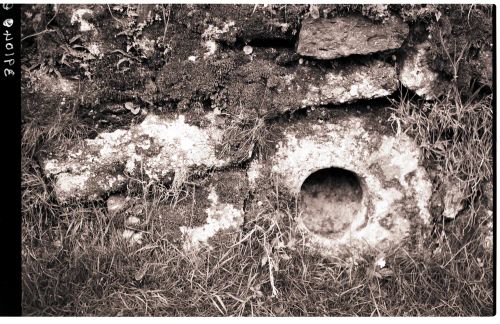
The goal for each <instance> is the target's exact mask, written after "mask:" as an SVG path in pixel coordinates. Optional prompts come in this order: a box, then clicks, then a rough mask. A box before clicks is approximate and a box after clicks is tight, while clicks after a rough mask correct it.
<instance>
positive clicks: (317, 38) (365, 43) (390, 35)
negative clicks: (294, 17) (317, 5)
mask: <svg viewBox="0 0 500 324" xmlns="http://www.w3.org/2000/svg"><path fill="white" fill-rule="evenodd" d="M408 31H409V29H408V26H407V25H406V24H405V23H404V22H403V21H402V20H401V19H399V18H396V17H391V18H389V19H388V20H387V21H385V22H384V23H382V24H377V23H374V22H373V21H371V20H369V19H367V18H364V17H362V16H348V17H337V18H333V19H316V20H313V19H308V20H305V21H303V22H302V27H301V29H300V34H299V43H298V47H297V52H298V53H299V54H300V55H303V56H310V57H314V58H317V59H322V60H332V59H335V58H338V57H344V56H349V55H353V54H361V55H364V54H370V53H375V52H380V51H386V50H391V49H396V48H399V47H400V46H401V44H402V43H403V41H404V40H405V38H406V36H407V35H408Z"/></svg>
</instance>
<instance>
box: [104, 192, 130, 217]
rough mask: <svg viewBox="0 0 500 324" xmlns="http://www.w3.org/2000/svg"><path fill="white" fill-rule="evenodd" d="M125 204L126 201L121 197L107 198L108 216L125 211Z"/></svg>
mask: <svg viewBox="0 0 500 324" xmlns="http://www.w3.org/2000/svg"><path fill="white" fill-rule="evenodd" d="M126 203H127V199H126V198H125V197H123V196H111V197H109V198H108V201H107V205H108V212H109V213H110V214H115V213H117V212H119V211H122V210H124V209H125V207H126Z"/></svg>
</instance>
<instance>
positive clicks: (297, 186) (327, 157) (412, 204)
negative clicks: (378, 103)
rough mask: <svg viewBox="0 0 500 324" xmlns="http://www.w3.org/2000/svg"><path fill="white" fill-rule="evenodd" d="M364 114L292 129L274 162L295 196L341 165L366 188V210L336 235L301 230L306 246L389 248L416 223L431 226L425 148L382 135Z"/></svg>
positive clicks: (328, 251)
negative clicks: (309, 182)
mask: <svg viewBox="0 0 500 324" xmlns="http://www.w3.org/2000/svg"><path fill="white" fill-rule="evenodd" d="M368 122H369V120H368V119H367V118H366V117H365V118H363V117H346V118H343V119H340V120H337V121H334V122H332V123H324V124H318V125H311V124H305V123H300V124H298V125H294V126H293V127H290V128H289V129H288V130H287V131H286V133H285V139H284V140H283V141H282V142H281V143H280V144H279V146H278V150H277V152H276V154H275V155H274V156H273V157H272V159H271V161H270V162H269V163H270V164H271V165H272V167H271V170H272V171H271V172H272V173H273V174H274V175H275V176H277V178H278V179H279V181H281V182H282V183H283V185H284V186H285V187H287V188H288V189H289V191H290V192H291V193H293V194H297V195H298V194H299V193H300V190H301V185H302V183H303V182H304V180H306V178H307V177H308V176H309V175H311V174H312V173H314V172H316V171H318V170H320V169H324V168H331V167H336V168H342V169H345V170H348V171H351V172H353V173H355V174H356V175H357V176H358V177H359V179H360V182H361V186H362V188H363V199H362V202H361V204H362V212H361V213H360V215H356V216H355V217H354V218H353V221H352V224H351V226H350V227H348V228H347V229H345V230H344V231H343V232H341V233H336V235H335V237H334V238H333V237H327V236H324V235H318V234H316V233H313V232H312V231H311V230H309V229H308V228H307V227H306V226H305V225H304V222H303V221H302V220H301V218H300V217H299V219H298V223H297V228H298V230H299V231H301V232H302V233H304V234H305V237H306V238H307V244H309V245H310V246H311V247H314V248H317V249H318V250H319V251H320V252H322V253H323V254H325V255H339V254H341V253H343V252H346V251H349V253H351V254H358V253H359V252H361V251H363V250H368V249H371V248H374V249H384V248H387V247H389V246H391V245H392V244H398V243H400V242H401V241H402V240H403V239H404V237H405V236H406V235H407V234H408V233H410V232H411V230H412V226H414V225H416V224H420V225H423V224H428V223H429V222H430V218H431V216H430V214H429V211H428V205H429V201H430V197H431V191H432V185H431V183H430V182H429V180H428V176H427V173H426V171H425V169H424V168H423V167H421V166H420V165H419V158H420V152H419V149H418V147H417V146H416V144H415V143H414V142H413V141H412V140H411V139H410V138H409V137H408V136H406V135H404V134H401V135H387V134H381V133H379V132H378V131H376V130H373V127H368V124H367V123H368Z"/></svg>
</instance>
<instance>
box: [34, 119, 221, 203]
mask: <svg viewBox="0 0 500 324" xmlns="http://www.w3.org/2000/svg"><path fill="white" fill-rule="evenodd" d="M220 138H221V130H220V129H218V128H216V127H212V126H210V127H208V128H200V127H197V126H192V125H190V124H188V123H186V122H185V118H184V116H183V115H180V116H178V118H177V119H167V118H161V117H158V116H155V115H149V116H147V117H146V119H145V120H144V121H143V122H142V123H141V124H139V125H135V126H132V127H131V128H130V129H129V130H124V129H118V130H116V131H114V132H112V133H101V134H99V135H98V136H97V137H96V138H95V139H88V140H85V141H84V142H83V143H81V144H79V145H76V146H75V147H74V148H73V149H71V150H70V151H69V152H65V153H64V154H63V153H59V154H57V155H56V156H55V157H54V158H50V159H47V160H45V161H44V162H43V169H44V171H45V174H46V175H47V176H49V177H53V178H54V179H55V182H54V189H55V193H56V195H57V198H58V199H59V200H60V201H67V200H68V199H70V198H77V199H88V200H95V199H98V198H100V197H102V196H103V195H104V194H106V193H109V192H113V191H117V190H119V189H120V188H122V187H123V186H124V185H125V184H126V183H127V177H129V176H130V177H136V178H141V179H142V177H146V178H147V179H150V180H153V181H165V180H173V181H174V182H176V181H177V182H182V180H183V177H184V176H185V175H186V174H187V171H188V170H191V169H202V170H205V169H209V168H218V167H222V166H226V165H228V164H230V161H228V160H223V159H219V158H217V157H216V154H215V146H216V143H217V142H218V141H219V140H220Z"/></svg>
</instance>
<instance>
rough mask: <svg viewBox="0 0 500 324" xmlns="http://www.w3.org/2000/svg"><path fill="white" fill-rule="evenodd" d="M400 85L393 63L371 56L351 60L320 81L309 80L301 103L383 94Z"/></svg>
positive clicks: (319, 103) (326, 101)
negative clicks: (360, 62)
mask: <svg viewBox="0 0 500 324" xmlns="http://www.w3.org/2000/svg"><path fill="white" fill-rule="evenodd" d="M299 80H300V77H299ZM397 85H398V83H397V75H396V69H395V68H394V67H393V66H391V65H390V64H388V63H385V62H382V61H378V60H368V61H366V62H364V64H353V65H350V64H349V65H346V66H344V67H343V68H342V69H336V70H335V69H334V70H332V71H330V72H327V73H326V74H325V75H324V78H321V79H320V80H319V81H318V82H316V83H314V82H311V83H309V84H308V88H307V93H306V94H305V96H304V99H302V101H301V103H302V107H306V106H317V105H326V104H343V103H347V102H352V101H356V100H359V99H374V98H380V97H384V96H389V95H391V94H392V93H393V92H394V91H396V89H397Z"/></svg>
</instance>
